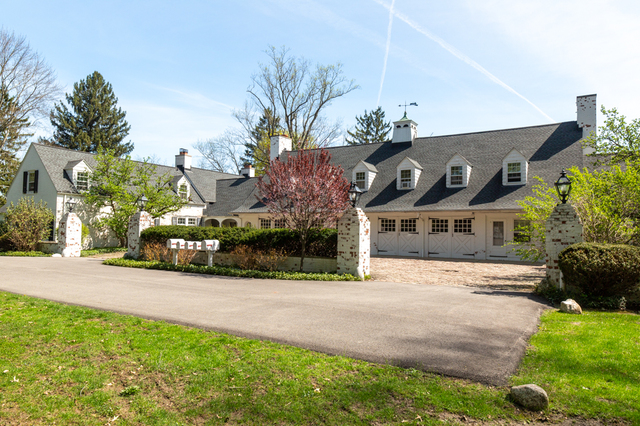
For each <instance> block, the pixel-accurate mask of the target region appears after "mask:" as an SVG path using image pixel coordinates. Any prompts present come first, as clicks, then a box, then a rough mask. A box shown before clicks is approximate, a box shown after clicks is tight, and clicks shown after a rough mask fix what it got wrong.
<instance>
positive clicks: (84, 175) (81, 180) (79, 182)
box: [76, 172, 89, 191]
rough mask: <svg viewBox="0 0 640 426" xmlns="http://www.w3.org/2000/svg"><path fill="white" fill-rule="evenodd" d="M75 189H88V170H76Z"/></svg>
mask: <svg viewBox="0 0 640 426" xmlns="http://www.w3.org/2000/svg"><path fill="white" fill-rule="evenodd" d="M76 189H77V190H78V191H86V190H88V189H89V172H78V174H77V178H76Z"/></svg>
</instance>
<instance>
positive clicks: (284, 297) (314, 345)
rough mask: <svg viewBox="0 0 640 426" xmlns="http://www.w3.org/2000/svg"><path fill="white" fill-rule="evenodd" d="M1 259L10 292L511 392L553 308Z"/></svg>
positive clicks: (477, 294)
mask: <svg viewBox="0 0 640 426" xmlns="http://www.w3.org/2000/svg"><path fill="white" fill-rule="evenodd" d="M101 262H102V261H101V260H99V259H86V258H79V259H65V258H12V257H0V290H5V291H9V292H13V293H19V294H25V295H29V296H35V297H40V298H45V299H49V300H54V301H58V302H63V303H68V304H75V305H82V306H87V307H92V308H97V309H103V310H109V311H114V312H119V313H123V314H131V315H136V316H140V317H144V318H149V319H162V320H166V321H169V322H173V323H179V324H185V325H191V326H195V327H199V328H205V329H211V330H216V331H222V332H226V333H230V334H234V335H237V336H244V337H249V338H257V339H264V340H270V341H274V342H279V343H285V344H288V345H293V346H298V347H302V348H307V349H311V350H315V351H319V352H324V353H328V354H333V355H346V356H349V357H353V358H358V359H363V360H368V361H373V362H378V363H388V364H393V365H399V366H403V367H414V368H419V369H422V370H426V371H432V372H437V373H441V374H445V375H450V376H455V377H461V378H467V379H472V380H476V381H481V382H485V383H491V384H505V383H506V381H507V379H508V377H509V376H510V375H511V374H513V373H514V372H515V370H516V368H517V366H518V364H519V361H520V358H521V357H522V355H523V354H524V350H525V348H526V345H527V341H528V338H529V337H530V336H531V334H533V333H534V332H535V331H536V330H537V326H538V320H539V316H540V313H541V312H542V311H543V310H544V309H545V308H547V307H548V306H547V305H545V304H544V303H543V302H541V301H540V300H539V299H537V298H535V297H534V296H532V295H531V294H529V293H523V292H511V291H497V290H490V289H480V288H468V287H448V286H436V285H425V284H405V283H386V282H375V281H368V282H315V281H280V280H258V279H249V278H229V277H217V276H209V275H198V274H186V273H179V272H168V271H156V270H144V269H131V268H119V267H114V266H105V265H102V263H101Z"/></svg>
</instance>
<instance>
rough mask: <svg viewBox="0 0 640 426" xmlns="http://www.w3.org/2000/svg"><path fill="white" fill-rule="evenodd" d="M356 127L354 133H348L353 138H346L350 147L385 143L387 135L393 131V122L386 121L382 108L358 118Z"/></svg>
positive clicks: (365, 112)
mask: <svg viewBox="0 0 640 426" xmlns="http://www.w3.org/2000/svg"><path fill="white" fill-rule="evenodd" d="M356 121H357V123H356V127H355V129H354V131H353V132H351V131H347V133H348V134H349V136H351V138H345V140H346V142H347V143H348V144H349V145H361V144H365V143H376V142H385V141H386V140H387V135H388V134H389V132H390V131H391V122H389V121H387V122H386V123H385V121H384V111H383V110H382V107H378V109H376V110H374V111H371V112H370V113H367V110H366V109H365V110H364V115H362V116H360V117H358V116H356Z"/></svg>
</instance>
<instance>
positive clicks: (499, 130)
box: [416, 120, 578, 139]
mask: <svg viewBox="0 0 640 426" xmlns="http://www.w3.org/2000/svg"><path fill="white" fill-rule="evenodd" d="M566 123H576V125H577V123H578V122H577V121H576V120H573V121H560V122H558V123H549V124H537V125H535V126H522V127H510V128H508V129H495V130H480V131H477V132H467V133H454V134H450V135H438V136H420V137H417V138H416V139H431V138H450V137H453V136H465V135H479V134H482V133H498V132H509V131H513V130H524V129H535V128H539V127H550V126H559V125H560V124H566Z"/></svg>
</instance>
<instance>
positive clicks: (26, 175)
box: [22, 172, 29, 194]
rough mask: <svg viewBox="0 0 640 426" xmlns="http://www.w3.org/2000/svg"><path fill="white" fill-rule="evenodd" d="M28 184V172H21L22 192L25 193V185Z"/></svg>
mask: <svg viewBox="0 0 640 426" xmlns="http://www.w3.org/2000/svg"><path fill="white" fill-rule="evenodd" d="M28 186H29V172H24V173H23V174H22V193H23V194H26V193H27V187H28Z"/></svg>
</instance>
